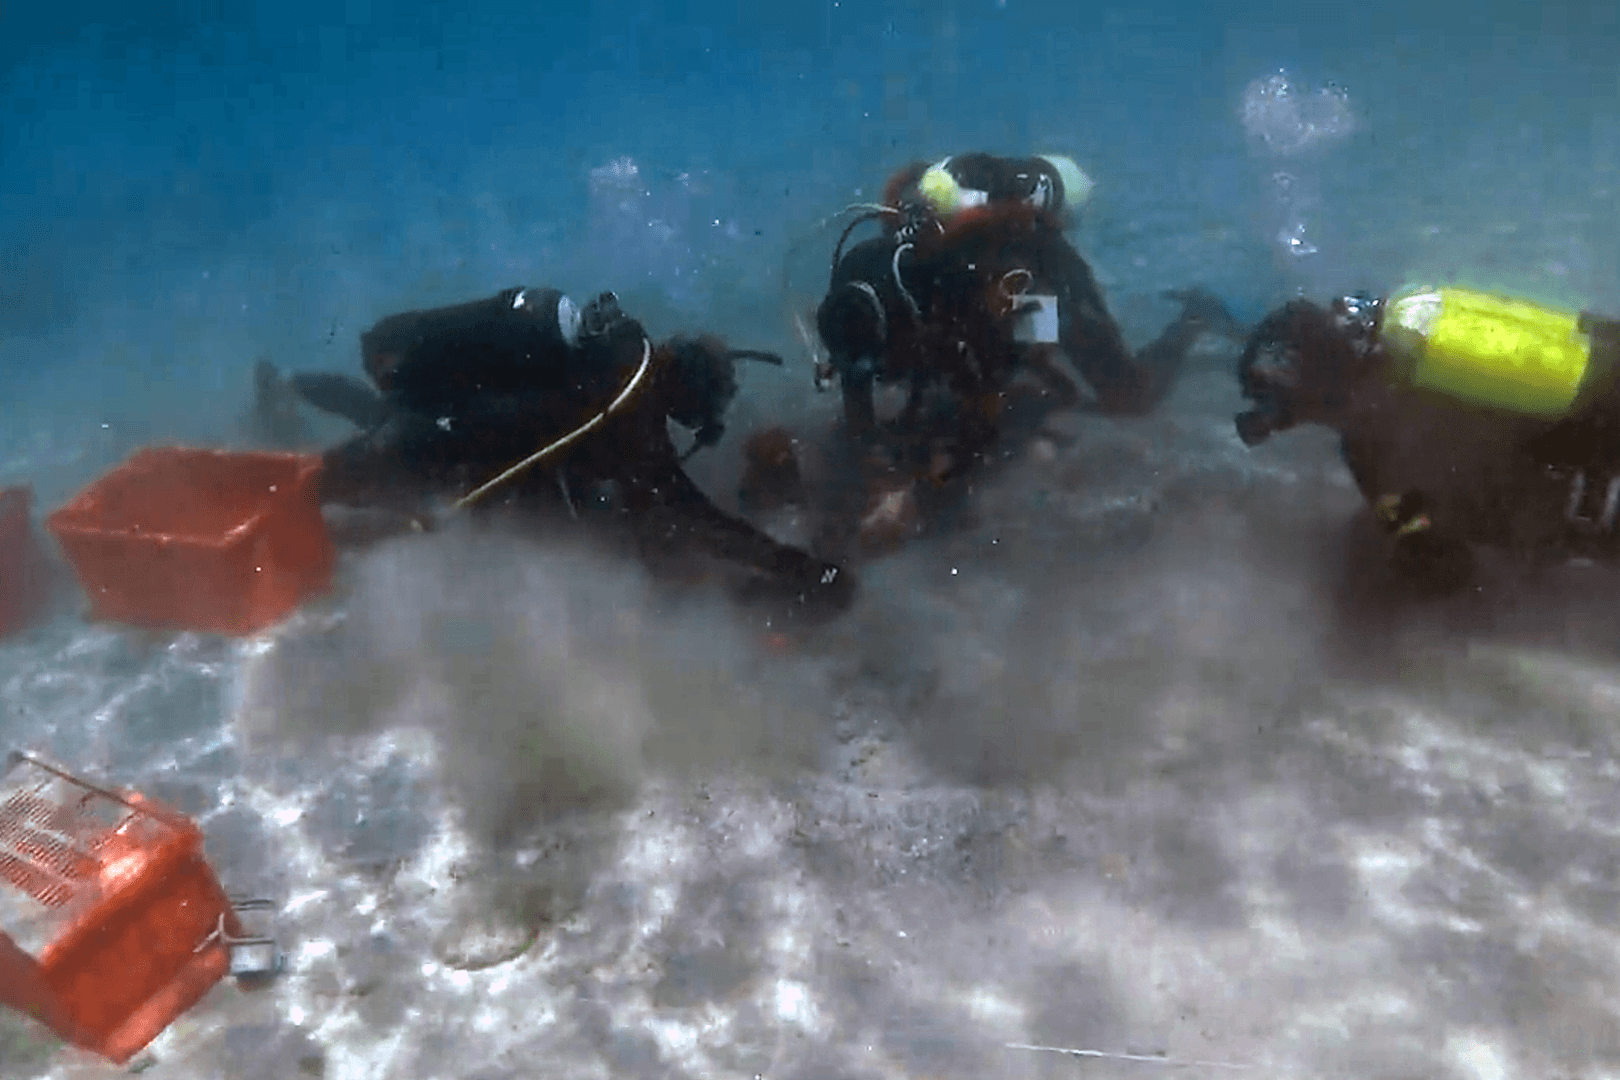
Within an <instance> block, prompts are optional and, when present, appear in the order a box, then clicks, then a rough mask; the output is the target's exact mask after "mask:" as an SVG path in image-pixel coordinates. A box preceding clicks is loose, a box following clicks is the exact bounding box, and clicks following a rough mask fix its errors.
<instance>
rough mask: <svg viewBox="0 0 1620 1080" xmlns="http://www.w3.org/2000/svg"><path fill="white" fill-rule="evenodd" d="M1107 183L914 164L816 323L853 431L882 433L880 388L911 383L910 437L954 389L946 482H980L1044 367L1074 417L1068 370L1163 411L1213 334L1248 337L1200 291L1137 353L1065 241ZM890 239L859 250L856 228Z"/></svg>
mask: <svg viewBox="0 0 1620 1080" xmlns="http://www.w3.org/2000/svg"><path fill="white" fill-rule="evenodd" d="M1091 188H1092V181H1091V180H1090V178H1089V177H1087V176H1086V174H1085V173H1084V172H1082V171H1081V169H1080V168H1079V166H1078V165H1076V164H1075V163H1074V162H1073V161H1072V160H1070V159H1068V158H1065V157H1058V156H1042V157H1030V158H1006V157H996V156H992V155H990V154H984V153H972V154H960V155H956V156H953V157H947V158H945V159H943V160H941V161H938V162H934V163H932V164H929V163H926V162H917V163H914V164H912V165H910V166H908V167H906V168H904V169H902V170H900V171H899V172H898V173H896V174H895V175H894V176H893V178H891V179H890V181H889V183H888V185H887V187H886V189H885V192H884V198H883V203H882V204H881V205H878V206H868V207H856V208H853V209H864V210H866V211H867V213H865V214H863V215H862V216H860V217H857V218H856V219H855V220H853V221H852V222H850V224H849V226H848V227H847V228H846V229H845V230H844V233H843V235H842V236H841V237H840V238H839V241H838V244H837V246H836V248H835V250H834V253H833V267H832V277H831V282H830V284H829V286H828V289H827V292H826V295H825V297H824V298H823V299H822V300H821V302H820V305H819V307H818V309H817V312H816V328H817V331H818V332H819V336H820V339H821V343H822V345H823V346H825V349H826V354H827V355H826V359H825V360H824V361H823V362H821V363H820V364H818V368H817V385H818V386H821V387H822V388H826V387H828V386H830V385H831V382H832V379H833V376H834V375H836V376H837V378H838V381H839V383H840V385H841V388H842V391H843V406H844V420H845V423H846V425H847V426H848V428H849V430H850V431H851V433H852V434H855V435H856V436H858V437H863V438H864V437H870V436H872V435H874V434H876V433H877V431H878V423H877V418H876V415H875V403H874V385H875V384H885V383H899V384H904V385H905V386H906V387H907V390H908V396H907V399H906V404H905V406H904V409H903V411H902V412H901V415H900V417H899V420H898V424H897V425H896V427H897V429H898V430H897V432H896V433H897V434H899V435H900V436H901V437H902V439H908V438H914V437H916V436H917V435H918V434H919V433H920V428H919V423H918V421H919V419H920V416H921V412H922V407H923V405H924V403H925V398H926V396H927V395H928V393H929V391H930V390H932V389H934V388H936V387H938V386H941V385H942V386H943V387H944V388H945V389H947V390H948V391H949V395H950V398H951V399H952V400H951V405H953V406H954V409H953V410H952V411H953V412H954V416H953V417H951V419H950V421H949V424H948V430H949V436H948V440H947V441H948V443H954V444H955V445H953V446H949V448H948V449H947V450H946V451H945V453H944V455H943V457H941V456H940V455H938V454H935V455H934V457H933V460H934V462H935V463H936V464H935V465H934V466H933V470H934V471H933V473H932V475H933V478H934V479H935V480H936V481H940V482H943V481H945V480H948V479H950V478H952V477H954V476H957V475H960V474H961V473H962V472H964V471H965V470H966V469H967V468H968V467H969V466H970V465H971V464H972V462H973V461H974V460H976V459H977V458H978V457H980V456H981V455H982V454H983V453H984V452H985V451H986V450H987V449H988V448H989V447H990V446H991V445H993V444H994V442H995V441H996V440H997V438H998V437H999V434H1000V420H1001V417H1002V410H1003V406H1004V404H1005V398H1006V396H1007V390H1008V388H1009V386H1010V384H1011V381H1012V379H1013V377H1014V375H1015V374H1017V373H1018V372H1019V371H1020V370H1026V369H1027V370H1029V371H1030V372H1031V373H1032V374H1034V375H1035V376H1036V377H1037V378H1038V379H1039V380H1040V382H1041V383H1042V384H1044V388H1043V389H1044V394H1043V396H1045V397H1055V399H1056V404H1057V406H1058V407H1060V408H1062V407H1071V406H1073V405H1076V404H1078V403H1079V402H1080V400H1081V393H1080V390H1079V387H1078V386H1077V385H1076V384H1075V382H1074V380H1073V379H1071V378H1070V377H1069V376H1068V375H1067V374H1066V373H1064V372H1063V371H1062V370H1061V368H1060V367H1058V365H1057V363H1056V356H1057V354H1058V353H1060V352H1061V353H1062V354H1064V355H1066V356H1067V358H1068V361H1069V363H1070V365H1072V366H1073V368H1074V369H1076V370H1077V371H1078V372H1079V374H1080V375H1081V376H1082V377H1083V378H1084V380H1085V381H1086V382H1087V383H1088V384H1089V385H1090V387H1091V389H1092V390H1093V391H1094V393H1095V394H1096V397H1097V401H1098V404H1099V405H1100V407H1101V408H1102V409H1103V410H1104V411H1106V412H1109V413H1116V414H1127V415H1140V414H1145V413H1147V412H1149V411H1151V410H1152V409H1153V408H1154V406H1155V405H1157V404H1158V403H1159V401H1161V400H1162V399H1163V398H1164V397H1165V395H1166V394H1167V393H1168V391H1169V390H1170V388H1171V386H1172V385H1173V384H1174V382H1175V379H1176V376H1177V374H1178V373H1179V371H1180V369H1181V366H1182V362H1183V361H1184V360H1185V358H1186V356H1187V352H1188V350H1189V349H1190V348H1191V346H1192V345H1193V343H1194V342H1195V341H1196V340H1197V338H1198V337H1199V335H1200V334H1202V333H1203V332H1204V331H1205V330H1217V331H1221V332H1234V328H1235V323H1234V322H1233V321H1232V319H1231V317H1230V316H1229V315H1228V314H1227V312H1226V309H1225V308H1224V306H1222V304H1221V303H1220V301H1219V300H1217V299H1216V298H1214V297H1213V296H1211V295H1210V294H1208V293H1206V292H1204V291H1202V290H1198V289H1194V290H1190V291H1188V292H1181V293H1170V294H1166V295H1167V296H1169V297H1170V298H1172V299H1176V300H1179V301H1180V302H1181V303H1182V305H1183V311H1182V314H1181V316H1180V317H1179V318H1178V319H1176V320H1175V321H1174V322H1172V323H1171V324H1170V325H1169V327H1167V328H1166V329H1165V331H1164V332H1163V333H1162V334H1161V335H1160V336H1159V337H1158V339H1157V340H1155V341H1153V342H1152V343H1150V344H1149V345H1147V346H1146V347H1145V348H1143V349H1142V350H1141V351H1140V352H1137V353H1134V354H1133V353H1132V352H1131V350H1130V349H1129V347H1128V346H1127V345H1126V343H1125V339H1124V336H1123V335H1122V334H1121V332H1120V329H1119V326H1118V324H1117V323H1116V322H1115V321H1114V318H1113V316H1112V315H1110V314H1109V311H1108V308H1107V305H1106V303H1105V302H1104V300H1103V296H1102V291H1101V289H1100V288H1099V287H1098V285H1097V282H1096V279H1095V278H1094V277H1093V276H1092V272H1091V268H1090V267H1089V266H1087V264H1086V262H1085V260H1084V259H1083V258H1081V256H1080V254H1079V252H1077V251H1076V250H1075V248H1074V247H1073V246H1072V245H1071V244H1070V243H1069V241H1068V239H1067V238H1066V237H1065V236H1064V229H1065V228H1066V227H1067V226H1068V225H1069V224H1070V223H1072V220H1073V218H1074V216H1075V215H1076V214H1077V213H1078V212H1079V210H1080V208H1081V207H1082V206H1083V205H1084V204H1085V202H1086V200H1087V199H1088V197H1089V195H1090V192H1091ZM871 220H877V221H879V222H880V223H881V227H882V234H881V235H880V236H878V237H875V238H873V239H870V240H867V241H864V242H862V243H860V244H857V245H855V246H854V247H852V248H850V249H849V250H848V251H847V252H846V251H845V250H844V244H845V242H846V241H847V240H848V238H849V235H850V233H851V232H853V231H854V229H855V228H856V227H857V226H858V225H860V224H862V223H863V222H866V221H871Z"/></svg>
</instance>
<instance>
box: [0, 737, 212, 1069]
mask: <svg viewBox="0 0 1620 1080" xmlns="http://www.w3.org/2000/svg"><path fill="white" fill-rule="evenodd" d="M241 932H242V931H241V923H240V920H239V919H238V918H237V916H236V913H235V911H234V910H233V908H232V907H231V903H230V900H229V899H228V898H227V897H226V895H225V891H224V889H223V888H221V886H220V884H219V880H218V879H217V878H216V877H215V876H214V872H213V870H212V869H211V868H210V867H209V865H208V863H207V861H206V859H205V858H204V857H203V838H202V833H201V832H200V831H199V830H198V829H197V827H196V826H195V825H194V824H192V823H191V822H190V821H189V820H187V819H186V818H184V817H182V816H180V815H179V814H176V813H175V812H173V811H172V810H169V809H168V808H166V807H164V806H162V805H160V804H158V803H155V802H152V801H150V800H147V799H145V798H143V797H142V796H140V795H138V794H133V793H129V794H123V795H120V794H116V793H114V792H110V791H105V790H103V789H100V788H96V787H93V786H91V785H89V784H86V783H84V782H83V781H81V780H78V779H75V778H74V777H71V776H69V775H68V774H66V773H64V772H61V771H60V770H58V769H55V768H54V767H52V766H49V765H46V764H45V763H43V762H40V761H38V760H36V759H33V758H29V757H25V756H23V755H13V756H12V759H11V764H10V767H9V768H8V769H7V771H6V773H5V774H4V775H3V776H0V939H3V940H0V970H3V969H5V968H6V967H7V966H8V964H9V967H10V969H11V973H12V974H15V975H16V976H18V980H19V981H18V982H16V983H13V984H12V985H11V987H10V988H9V989H8V991H7V996H4V997H0V1001H4V1002H5V1003H7V1004H10V1005H12V1006H13V1007H17V1008H22V1009H26V1010H28V1011H30V1012H32V1013H34V1014H35V1015H36V1016H37V1017H39V1018H40V1019H41V1020H43V1021H44V1022H46V1023H47V1024H50V1025H51V1026H52V1027H54V1028H55V1029H56V1030H57V1033H58V1034H60V1035H61V1036H62V1037H63V1038H66V1039H68V1040H69V1041H72V1042H75V1043H77V1044H78V1045H80V1046H82V1047H84V1048H85V1049H87V1050H91V1051H93V1052H95V1053H98V1054H100V1055H102V1056H103V1057H105V1058H107V1059H109V1060H110V1061H113V1062H115V1063H118V1064H122V1063H123V1062H125V1061H128V1060H129V1059H130V1058H131V1057H133V1056H134V1055H135V1054H136V1053H138V1052H139V1051H140V1050H141V1049H142V1048H144V1047H145V1046H146V1045H147V1044H148V1043H150V1042H151V1041H152V1040H153V1039H154V1038H156V1037H157V1036H158V1035H159V1034H160V1033H161V1032H162V1031H163V1029H164V1028H166V1027H168V1026H169V1024H171V1023H172V1022H173V1021H174V1020H175V1018H176V1017H178V1016H180V1014H181V1013H183V1012H185V1011H186V1010H187V1009H189V1008H191V1007H192V1006H193V1005H195V1004H196V1003H197V1002H198V1001H199V1000H200V999H201V998H202V997H203V995H204V994H206V993H207V992H208V991H209V990H210V989H212V987H213V986H214V984H215V983H217V982H219V981H220V979H221V978H223V977H224V976H225V974H226V972H227V971H228V970H229V968H230V950H229V944H228V942H227V941H226V940H225V937H226V936H227V935H229V936H240V935H241ZM8 981H9V980H8Z"/></svg>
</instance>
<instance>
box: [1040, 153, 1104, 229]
mask: <svg viewBox="0 0 1620 1080" xmlns="http://www.w3.org/2000/svg"><path fill="white" fill-rule="evenodd" d="M1040 157H1041V159H1042V160H1044V161H1045V162H1046V163H1047V164H1049V165H1051V166H1052V168H1054V169H1056V170H1057V174H1058V177H1059V179H1061V180H1062V181H1063V207H1064V209H1065V210H1066V211H1067V212H1068V213H1070V214H1077V213H1079V212H1080V209H1081V207H1083V206H1085V205H1086V203H1088V202H1090V201H1091V189H1092V188H1094V187H1096V186H1097V184H1096V182H1095V181H1094V180H1092V179H1091V177H1089V176H1087V175H1086V171H1085V170H1084V169H1082V168H1081V167H1080V166H1079V164H1077V163H1076V162H1075V160H1074V158H1072V157H1068V156H1066V155H1064V154H1041V155H1040Z"/></svg>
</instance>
